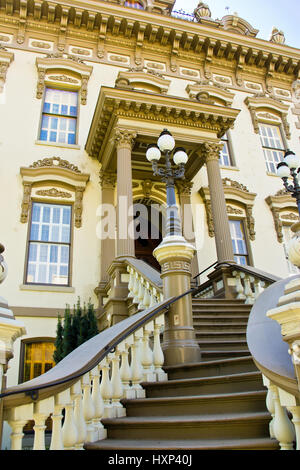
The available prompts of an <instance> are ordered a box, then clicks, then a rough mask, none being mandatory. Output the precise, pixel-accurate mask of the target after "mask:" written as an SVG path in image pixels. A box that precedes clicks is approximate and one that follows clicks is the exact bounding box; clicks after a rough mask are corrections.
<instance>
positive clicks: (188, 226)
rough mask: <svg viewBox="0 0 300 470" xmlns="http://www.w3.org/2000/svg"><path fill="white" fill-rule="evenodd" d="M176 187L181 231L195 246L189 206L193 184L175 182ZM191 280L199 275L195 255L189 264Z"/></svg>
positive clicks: (189, 182) (190, 207) (190, 206)
mask: <svg viewBox="0 0 300 470" xmlns="http://www.w3.org/2000/svg"><path fill="white" fill-rule="evenodd" d="M176 186H177V189H178V193H179V202H180V207H181V221H182V231H183V236H184V237H185V239H186V240H187V241H188V242H189V243H191V244H192V245H195V243H196V240H195V233H194V224H193V212H192V204H191V190H192V187H193V183H192V182H191V181H180V180H179V181H177V182H176ZM191 272H192V278H193V277H194V276H196V275H197V274H198V273H199V266H198V258H197V253H195V255H194V257H193V259H192V263H191Z"/></svg>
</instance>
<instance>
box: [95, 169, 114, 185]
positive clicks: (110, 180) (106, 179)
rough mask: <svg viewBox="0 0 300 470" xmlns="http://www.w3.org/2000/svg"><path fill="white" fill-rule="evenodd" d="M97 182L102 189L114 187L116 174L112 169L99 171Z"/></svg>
mask: <svg viewBox="0 0 300 470" xmlns="http://www.w3.org/2000/svg"><path fill="white" fill-rule="evenodd" d="M99 182H100V186H101V187H102V189H115V186H116V182H117V174H116V173H115V172H113V171H103V170H100V171H99Z"/></svg>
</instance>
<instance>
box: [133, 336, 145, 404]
mask: <svg viewBox="0 0 300 470" xmlns="http://www.w3.org/2000/svg"><path fill="white" fill-rule="evenodd" d="M142 336H143V330H142V329H139V330H138V331H136V332H135V333H134V342H133V344H132V346H131V356H132V359H131V370H132V388H133V389H134V391H135V396H136V398H144V397H145V390H143V388H142V387H141V385H140V382H141V381H142V379H143V370H142V365H141V355H140V341H141V338H142Z"/></svg>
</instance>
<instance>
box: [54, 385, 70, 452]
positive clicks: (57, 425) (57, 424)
mask: <svg viewBox="0 0 300 470" xmlns="http://www.w3.org/2000/svg"><path fill="white" fill-rule="evenodd" d="M69 397H70V392H69V390H67V391H65V392H61V393H58V394H57V395H55V397H54V413H53V414H52V436H51V444H50V450H63V448H64V444H63V436H62V418H63V414H62V410H63V408H64V407H65V405H66V403H68V401H69Z"/></svg>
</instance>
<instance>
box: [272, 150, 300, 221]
mask: <svg viewBox="0 0 300 470" xmlns="http://www.w3.org/2000/svg"><path fill="white" fill-rule="evenodd" d="M299 167H300V158H299V157H298V156H297V155H295V154H294V152H291V150H287V151H286V152H285V154H284V160H283V162H281V163H278V165H277V175H278V176H280V178H282V181H283V185H284V187H285V189H286V190H287V191H288V192H290V193H291V195H292V197H294V198H295V199H296V201H297V206H298V212H299V215H300V185H299V180H298V175H299V172H300V168H299ZM290 177H292V178H293V184H290V185H289V184H288V178H290Z"/></svg>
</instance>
